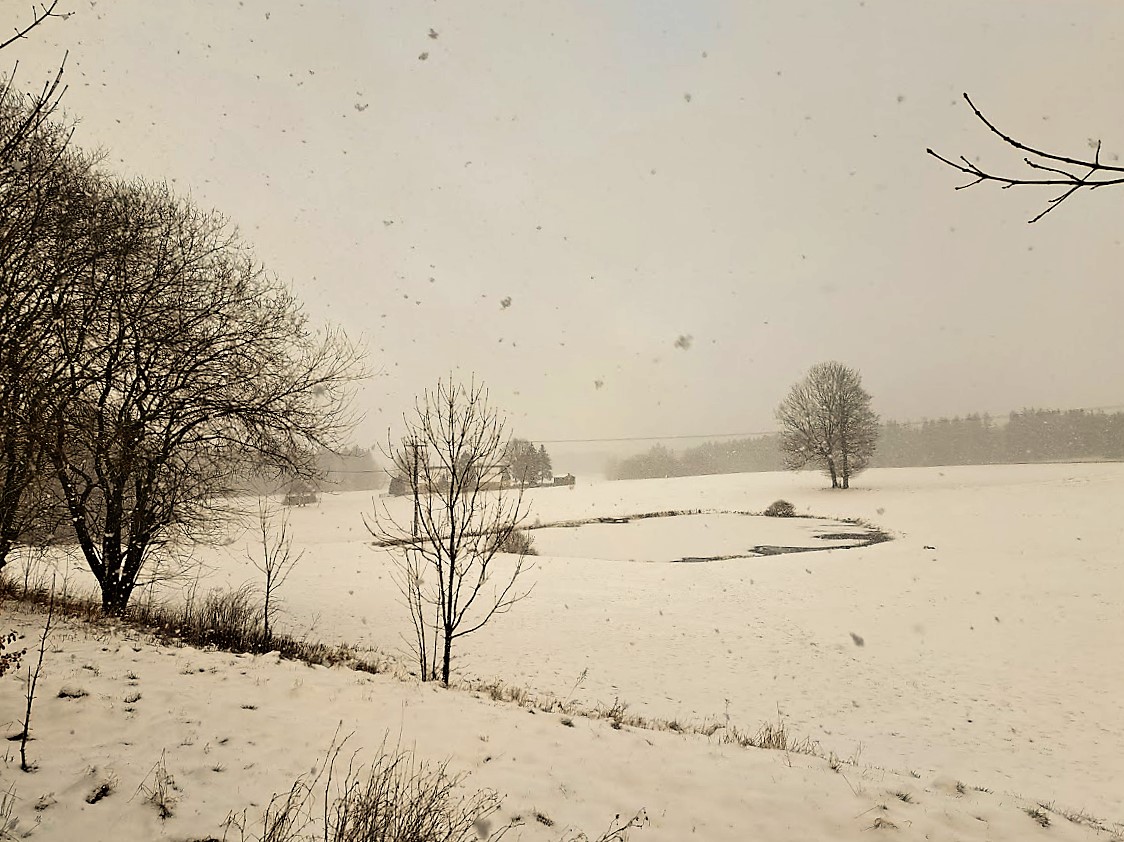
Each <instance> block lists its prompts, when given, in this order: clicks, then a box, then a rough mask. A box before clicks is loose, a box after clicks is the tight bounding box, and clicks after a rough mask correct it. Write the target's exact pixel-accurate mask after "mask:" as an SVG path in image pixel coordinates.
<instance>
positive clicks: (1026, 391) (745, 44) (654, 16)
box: [3, 0, 1124, 444]
mask: <svg viewBox="0 0 1124 842" xmlns="http://www.w3.org/2000/svg"><path fill="white" fill-rule="evenodd" d="M10 5H11V4H6V6H7V7H10ZM63 9H64V10H65V11H67V12H72V13H73V14H72V15H71V16H70V17H69V18H68V19H67V20H64V21H60V20H56V21H52V22H50V23H49V25H47V26H45V27H43V28H42V29H41V30H39V31H38V32H37V33H36V34H35V36H34V38H32V39H29V40H28V41H26V42H24V43H21V44H18V45H16V46H14V47H12V48H10V49H9V50H6V51H5V52H4V54H3V56H4V59H5V62H6V63H7V62H11V61H13V60H15V59H16V58H19V59H20V61H21V65H20V69H19V77H20V79H21V80H22V81H23V82H24V83H26V84H27V85H30V84H31V83H33V82H38V81H40V80H41V79H42V78H44V77H46V75H47V74H48V72H49V71H50V69H51V68H52V67H53V66H54V64H55V63H57V62H58V60H59V59H60V58H61V57H62V54H63V52H64V51H65V50H69V51H70V58H69V61H68V63H67V74H66V78H67V81H68V82H69V85H70V88H69V91H68V92H67V94H66V98H65V105H66V107H67V109H68V111H69V113H70V114H71V115H72V116H73V117H75V118H77V119H79V120H80V126H79V128H78V131H77V134H76V141H77V142H78V143H80V144H82V145H83V146H88V147H95V146H103V147H105V148H106V149H107V150H108V152H109V160H110V161H111V162H112V163H113V165H114V166H115V167H116V168H117V169H118V170H119V171H120V172H121V173H122V174H129V175H131V174H141V175H145V176H148V177H150V178H167V179H169V180H171V181H173V182H174V183H175V184H176V185H177V186H178V188H179V189H180V190H181V191H183V192H185V193H188V192H189V193H190V194H191V195H193V196H194V198H195V200H196V201H197V202H198V203H199V204H201V205H204V206H207V207H215V208H218V209H220V210H221V211H223V212H224V213H226V214H227V215H228V216H230V217H231V218H232V219H233V220H234V221H236V222H237V223H238V224H239V225H240V227H241V228H242V230H243V231H244V233H245V234H246V236H247V238H248V239H249V240H250V241H251V242H252V243H253V244H254V245H255V246H256V249H257V252H258V255H259V257H260V258H261V259H262V260H263V261H264V262H265V263H266V264H267V265H268V266H269V267H270V268H271V270H272V271H274V272H275V273H276V274H277V275H279V276H280V277H282V278H284V279H286V280H288V281H289V282H291V284H292V285H293V287H294V288H295V289H296V290H297V292H298V294H299V295H300V296H301V297H302V298H303V299H304V301H305V302H306V304H307V308H308V310H309V312H310V313H311V314H312V315H313V316H314V317H315V318H316V319H318V320H331V321H333V322H335V323H338V324H340V325H342V326H343V327H344V328H346V329H347V331H348V332H349V333H350V334H352V335H353V336H356V337H365V338H366V340H367V342H368V344H369V346H370V351H371V366H372V368H373V369H375V370H376V371H377V372H378V373H377V376H376V377H374V378H373V379H372V380H371V381H370V383H369V384H368V385H367V386H366V387H365V388H364V390H363V391H362V392H361V394H360V409H362V410H363V411H364V412H366V415H367V418H366V421H365V422H364V423H363V425H362V426H361V427H360V429H359V430H358V431H357V434H356V438H357V440H358V441H359V442H361V443H363V444H369V443H371V442H374V441H376V440H379V439H384V438H385V434H386V429H387V427H388V425H390V424H392V423H395V422H396V421H397V419H398V418H400V416H401V413H402V412H403V411H404V410H405V409H407V408H408V407H409V405H410V403H411V402H412V396H413V395H414V393H415V392H417V391H420V390H421V388H423V387H424V386H427V385H430V384H431V383H432V382H434V381H435V380H436V379H437V378H438V377H440V376H442V375H443V374H447V373H448V372H449V371H450V370H455V371H456V372H458V373H462V374H464V375H465V376H467V375H468V374H469V373H472V372H475V374H476V375H477V376H478V377H479V378H481V379H483V380H484V381H486V382H487V383H488V384H489V385H490V387H491V392H492V398H493V401H494V402H495V403H497V404H498V405H500V406H501V407H503V408H504V409H506V410H507V412H508V414H509V416H510V419H511V422H512V425H513V427H514V429H515V431H516V432H517V433H518V434H520V435H523V436H526V437H530V438H533V439H536V440H542V439H545V440H556V439H578V438H599V437H622V436H663V435H687V434H695V433H717V432H740V431H746V432H749V431H758V430H765V429H770V428H771V427H772V426H773V409H774V407H775V406H776V404H777V403H778V401H779V400H780V399H781V397H783V394H784V392H785V390H786V389H787V388H788V386H789V385H790V384H791V383H792V382H793V381H794V380H795V379H797V378H798V377H800V376H801V374H802V373H803V372H804V371H805V370H806V369H807V368H808V367H809V366H810V365H812V364H814V363H816V362H820V361H822V360H825V359H839V360H841V361H843V362H846V363H848V364H850V365H853V366H855V367H857V368H858V369H859V370H860V371H861V372H862V374H863V377H864V380H865V383H866V386H867V388H868V390H869V391H870V392H871V393H872V394H873V395H874V402H875V408H876V409H877V411H878V412H880V413H881V414H882V415H883V416H885V417H891V418H899V419H913V418H920V417H923V416H929V417H934V416H939V415H952V414H956V413H966V412H971V411H974V410H979V411H983V410H991V411H997V410H999V411H1002V410H1006V409H1010V408H1018V407H1021V406H1024V405H1034V406H1057V407H1076V406H1101V405H1115V404H1120V403H1124V397H1122V390H1121V384H1122V380H1124V378H1122V374H1124V361H1122V355H1121V340H1120V331H1119V327H1118V322H1119V320H1120V316H1121V313H1122V312H1124V291H1122V290H1124V283H1122V281H1121V279H1120V277H1119V275H1120V265H1121V262H1122V261H1121V257H1122V254H1124V252H1122V249H1121V241H1120V220H1121V218H1122V217H1124V189H1122V190H1117V191H1113V190H1111V189H1110V190H1103V191H1100V192H1099V193H1097V194H1091V195H1084V196H1078V197H1075V198H1073V199H1071V200H1070V201H1069V202H1068V203H1067V204H1066V205H1065V206H1063V207H1062V208H1060V209H1059V210H1058V211H1057V212H1056V213H1053V214H1051V215H1050V216H1048V217H1047V218H1046V219H1045V220H1043V221H1042V222H1039V223H1037V224H1035V225H1027V224H1026V220H1028V219H1029V218H1031V217H1032V216H1033V215H1034V214H1035V213H1037V212H1038V211H1039V210H1041V208H1042V207H1043V206H1044V203H1045V201H1046V199H1047V198H1048V195H1049V194H1044V193H1041V192H1037V191H1031V190H1027V191H1026V192H1017V191H1007V192H1001V191H998V190H995V189H989V188H988V187H986V186H981V187H977V188H975V189H973V190H970V191H966V192H960V193H955V192H954V191H953V187H954V186H955V185H956V184H958V183H961V180H958V178H957V177H956V174H955V173H953V172H951V171H948V170H946V169H944V168H942V167H941V166H940V165H939V164H937V163H936V162H935V161H933V160H932V159H931V158H929V157H927V156H926V155H925V151H924V150H925V147H926V146H933V147H935V148H937V149H938V150H939V151H942V152H945V153H948V154H952V155H958V154H962V153H963V154H968V155H969V156H971V157H975V156H977V155H978V156H980V159H981V160H982V161H984V162H985V163H991V164H994V165H995V166H996V167H998V166H1000V165H1007V164H1009V165H1010V167H1011V168H1014V167H1015V165H1016V164H1017V163H1018V159H1017V157H1016V156H1014V155H1010V154H1008V152H1007V151H1006V150H1005V149H1004V148H1003V147H1002V145H1001V144H999V143H998V142H997V141H996V140H995V139H994V138H992V137H989V136H987V134H986V132H985V130H984V129H983V127H982V126H980V125H979V124H978V123H976V122H975V121H974V118H973V117H972V115H971V112H970V111H969V110H968V108H967V106H966V105H965V104H964V103H963V101H962V100H961V99H960V93H961V92H962V91H968V92H970V93H971V94H972V95H973V98H974V99H975V100H976V102H977V103H978V104H979V105H980V106H981V107H983V108H984V109H985V111H986V112H987V113H988V114H989V115H990V116H992V117H993V118H994V119H995V120H996V121H998V122H999V123H1000V124H1001V126H1003V127H1004V128H1006V129H1008V130H1009V131H1010V132H1012V133H1014V134H1017V135H1020V136H1024V137H1025V138H1027V139H1028V140H1033V141H1036V142H1038V143H1040V144H1042V145H1046V146H1053V147H1058V148H1059V149H1061V150H1067V151H1068V150H1072V151H1074V152H1081V151H1085V150H1088V148H1089V145H1088V144H1089V140H1090V139H1091V138H1102V139H1103V141H1104V144H1105V153H1104V154H1106V155H1112V154H1116V153H1118V152H1121V151H1124V112H1122V111H1121V109H1120V107H1119V104H1120V100H1121V93H1122V91H1121V85H1122V84H1124V43H1122V42H1121V40H1120V33H1122V32H1124V4H1122V3H1115V2H1109V0H1097V1H1096V2H1080V0H1070V1H1069V2H1057V0H989V2H986V3H981V2H979V0H956V1H955V2H947V1H942V2H933V0H924V2H921V0H918V1H917V2H913V0H862V1H861V2H860V0H853V2H841V1H840V0H833V1H832V2H827V0H815V1H814V2H813V0H769V1H768V2H752V0H679V2H673V0H649V2H642V1H641V0H561V1H560V0H533V1H532V0H528V1H526V2H514V1H511V2H502V0H475V2H472V3H455V2H452V0H436V2H405V0H402V1H401V2H397V3H388V2H375V1H374V0H320V2H312V0H306V2H303V3H301V2H294V0H268V2H264V1H263V2H258V0H245V2H238V3H234V2H229V0H161V2H158V3H157V2H152V0H98V2H92V0H80V1H79V0H63V5H62V6H61V7H60V10H63ZM5 13H6V14H9V15H10V14H11V13H12V12H11V11H10V10H9V9H8V8H6V11H5ZM431 30H432V33H431ZM431 35H433V36H436V37H431ZM423 55H425V57H424V58H423ZM505 305H506V306H505ZM680 337H689V340H686V339H683V340H681V339H680Z"/></svg>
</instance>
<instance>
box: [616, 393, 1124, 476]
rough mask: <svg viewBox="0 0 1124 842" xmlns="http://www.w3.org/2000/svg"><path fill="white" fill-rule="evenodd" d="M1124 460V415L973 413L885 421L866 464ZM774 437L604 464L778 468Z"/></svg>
mask: <svg viewBox="0 0 1124 842" xmlns="http://www.w3.org/2000/svg"><path fill="white" fill-rule="evenodd" d="M1118 460H1124V412H1113V413H1104V412H1097V411H1089V410H1084V409H1071V410H1057V409H1024V410H1020V411H1018V412H1011V413H1010V414H1009V415H1008V416H1007V417H1006V418H1001V419H997V418H992V417H991V416H990V415H987V414H983V415H978V414H972V415H968V416H966V417H959V416H957V417H955V418H938V419H936V420H931V421H930V420H925V421H922V422H920V423H901V422H897V421H886V422H884V423H883V424H881V425H880V427H879V437H878V448H877V450H876V451H875V454H874V458H873V459H872V460H871V464H870V467H873V468H908V467H928V466H936V465H993V464H1014V463H1020V462H1071V461H1073V462H1077V461H1092V462H1110V461H1118ZM781 470H784V465H783V462H782V458H781V451H780V436H779V434H775V433H774V434H768V435H764V436H756V437H751V438H744V439H735V440H730V441H711V442H706V443H704V444H701V445H698V446H696V447H691V448H686V449H684V450H671V449H670V448H668V447H665V446H664V445H662V444H657V445H655V446H654V447H652V448H650V449H649V450H647V451H645V452H644V453H639V454H636V455H635V456H629V457H626V458H623V459H616V460H609V462H608V463H607V466H606V469H605V474H606V476H607V477H608V478H609V479H650V478H656V477H677V476H705V475H708V474H732V473H747V472H754V471H781Z"/></svg>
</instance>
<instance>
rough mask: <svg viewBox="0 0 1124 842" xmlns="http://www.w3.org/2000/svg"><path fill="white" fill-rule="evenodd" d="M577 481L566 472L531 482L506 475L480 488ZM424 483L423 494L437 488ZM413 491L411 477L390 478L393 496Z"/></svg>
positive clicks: (489, 489)
mask: <svg viewBox="0 0 1124 842" xmlns="http://www.w3.org/2000/svg"><path fill="white" fill-rule="evenodd" d="M576 483H577V478H576V477H575V476H574V475H573V474H566V475H565V476H562V477H553V479H544V480H543V481H542V482H530V483H518V482H515V481H514V480H513V479H511V478H510V477H509V476H505V477H503V478H501V479H498V480H494V481H492V482H485V483H481V485H480V490H481V491H503V490H505V489H508V488H520V487H523V488H540V487H543V486H545V487H547V488H556V487H562V486H570V487H573V486H574V485H575V484H576ZM424 485H425V481H424V480H422V481H420V482H419V486H423V487H420V488H419V489H418V490H419V491H420V492H421V493H422V494H428V493H430V492H431V491H434V490H435V489H433V488H425V487H424ZM412 493H413V489H412V486H411V484H410V478H409V477H403V476H393V477H391V478H390V495H391V496H392V497H407V496H409V495H410V494H412Z"/></svg>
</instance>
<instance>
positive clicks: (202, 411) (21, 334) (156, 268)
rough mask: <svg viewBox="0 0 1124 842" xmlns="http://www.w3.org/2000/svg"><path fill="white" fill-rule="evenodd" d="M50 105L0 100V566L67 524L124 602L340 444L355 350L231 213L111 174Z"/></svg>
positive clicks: (105, 601) (357, 362) (107, 595)
mask: <svg viewBox="0 0 1124 842" xmlns="http://www.w3.org/2000/svg"><path fill="white" fill-rule="evenodd" d="M6 90H7V89H6ZM47 93H48V94H50V92H49V91H48V92H47ZM50 95H52V96H53V95H54V94H50ZM45 102H46V104H44V103H45ZM50 111H51V106H50V100H44V96H42V95H41V96H32V97H28V96H26V95H17V94H15V93H13V92H6V93H5V96H4V97H3V98H2V99H0V150H2V152H3V157H2V159H0V568H2V567H3V565H4V564H5V562H6V561H7V557H8V555H9V553H10V552H11V549H12V548H13V546H15V545H16V544H18V543H28V542H34V541H44V540H48V539H49V538H51V537H52V536H54V537H58V536H59V535H60V533H61V534H66V535H67V537H68V538H69V539H70V540H72V541H73V542H74V543H76V544H77V546H78V547H79V549H80V551H81V554H82V557H83V558H84V560H85V562H86V563H87V564H88V565H89V568H90V570H91V571H92V572H93V574H94V576H95V577H96V579H97V581H98V583H99V585H100V587H101V593H102V605H103V608H104V610H105V611H106V612H107V613H111V614H120V613H122V612H124V610H125V609H126V607H127V605H128V602H129V598H130V596H131V594H132V593H133V590H134V588H135V587H136V586H137V584H138V582H139V581H140V580H141V573H142V571H143V570H144V569H145V567H146V564H147V563H148V562H149V560H150V559H151V557H152V556H153V555H154V554H156V553H161V552H167V551H170V550H171V549H172V548H173V547H174V546H176V545H177V543H179V542H180V541H181V540H182V539H185V538H191V537H197V536H198V535H199V534H200V533H205V532H206V531H207V530H208V529H209V528H210V527H211V526H212V525H213V524H214V522H215V520H216V516H221V515H222V514H223V513H224V512H225V507H224V502H223V501H224V499H225V498H226V497H227V495H229V493H230V492H232V491H233V490H235V489H237V488H239V487H240V486H242V485H243V484H244V483H245V481H246V480H247V479H248V478H249V477H251V476H260V475H261V474H262V473H263V472H264V471H273V472H278V473H287V474H291V475H296V476H301V475H308V474H309V473H310V472H311V471H312V470H313V460H314V454H315V452H316V451H317V450H318V449H320V448H324V447H328V448H334V447H338V446H339V444H340V442H341V440H342V436H343V434H344V433H345V432H346V431H347V430H348V429H349V427H350V422H351V419H350V418H349V415H348V405H349V399H350V386H351V384H352V383H353V382H354V381H355V380H356V379H357V378H358V377H359V376H360V375H361V373H362V372H361V351H360V349H358V348H357V347H356V346H354V345H353V344H352V343H350V342H349V341H348V340H347V338H346V337H345V336H343V335H342V334H341V333H339V332H337V331H333V330H314V329H313V328H312V326H311V325H310V324H309V322H308V319H307V317H306V316H305V314H304V313H303V312H302V309H301V305H300V303H299V302H298V301H297V299H296V298H295V297H294V296H293V294H292V293H291V292H290V291H289V289H288V288H287V287H286V286H285V285H284V284H282V283H280V282H279V281H278V280H277V279H276V278H275V277H274V276H272V275H271V274H270V273H269V272H267V271H266V270H265V269H264V268H263V267H262V266H261V265H260V264H259V263H258V262H257V261H256V260H255V258H254V256H253V254H252V252H251V251H250V249H249V247H248V246H247V244H246V243H244V242H243V241H242V240H241V238H240V237H239V235H238V232H237V231H236V230H235V229H234V227H233V226H232V225H231V224H230V223H229V222H228V221H227V220H226V219H224V218H223V217H222V216H220V215H218V214H217V213H214V212H211V211H204V210H201V209H200V208H198V207H195V206H194V205H193V204H192V203H191V202H189V201H186V200H184V199H182V198H180V197H177V196H176V195H175V194H173V193H172V191H171V190H170V189H169V188H168V187H167V186H166V185H163V184H152V183H148V182H144V181H123V180H121V179H118V178H115V177H114V176H113V175H112V174H109V173H108V172H106V171H105V170H104V169H103V168H102V167H101V165H100V162H99V161H98V159H97V158H96V157H94V156H91V155H88V154H86V153H84V152H82V151H81V150H78V149H75V148H74V147H73V146H72V145H71V144H70V131H69V129H68V127H67V126H65V125H63V124H61V123H60V122H59V121H57V120H56V119H54V117H53V115H52V114H51V113H50Z"/></svg>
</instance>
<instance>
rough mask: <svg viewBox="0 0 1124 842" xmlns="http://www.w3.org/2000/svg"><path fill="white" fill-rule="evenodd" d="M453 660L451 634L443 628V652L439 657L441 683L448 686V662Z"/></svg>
mask: <svg viewBox="0 0 1124 842" xmlns="http://www.w3.org/2000/svg"><path fill="white" fill-rule="evenodd" d="M452 660H453V635H452V634H451V633H450V631H449V630H448V629H446V630H445V654H444V655H443V656H442V659H441V683H442V684H444V685H445V686H446V687H448V686H449V664H450V663H451V662H452Z"/></svg>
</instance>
